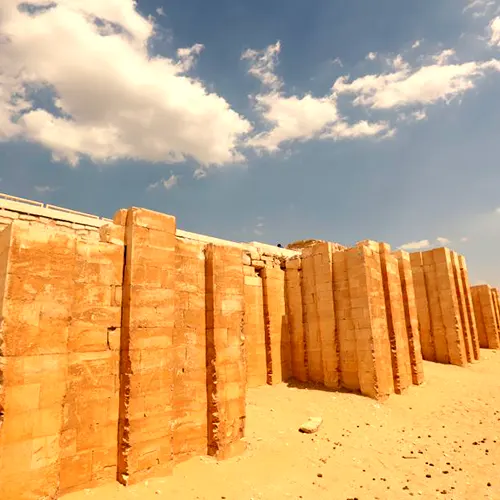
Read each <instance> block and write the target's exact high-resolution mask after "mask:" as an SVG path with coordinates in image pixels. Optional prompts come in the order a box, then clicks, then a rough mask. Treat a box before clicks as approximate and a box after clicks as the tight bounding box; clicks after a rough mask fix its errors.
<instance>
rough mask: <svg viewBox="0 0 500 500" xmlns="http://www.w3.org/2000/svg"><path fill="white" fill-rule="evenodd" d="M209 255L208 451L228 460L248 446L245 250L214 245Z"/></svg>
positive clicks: (207, 311)
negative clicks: (243, 256)
mask: <svg viewBox="0 0 500 500" xmlns="http://www.w3.org/2000/svg"><path fill="white" fill-rule="evenodd" d="M205 259H206V318H207V396H208V453H209V454H210V455H213V456H216V457H217V458H220V459H224V458H230V457H232V456H234V455H237V454H239V453H241V452H243V450H244V448H245V445H244V442H243V441H242V440H241V439H242V437H243V435H244V430H245V393H246V383H245V382H246V366H245V353H244V337H243V322H244V308H245V304H244V277H243V264H242V251H241V250H239V249H238V248H234V247H223V246H218V245H214V244H209V245H207V247H206V249H205Z"/></svg>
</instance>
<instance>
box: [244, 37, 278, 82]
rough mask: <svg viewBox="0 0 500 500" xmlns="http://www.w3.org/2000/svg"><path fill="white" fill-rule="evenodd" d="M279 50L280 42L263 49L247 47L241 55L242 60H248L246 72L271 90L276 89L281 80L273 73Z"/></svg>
mask: <svg viewBox="0 0 500 500" xmlns="http://www.w3.org/2000/svg"><path fill="white" fill-rule="evenodd" d="M280 52H281V42H280V41H279V40H278V41H277V42H276V43H275V44H274V45H269V46H268V47H266V49H265V50H261V51H259V50H254V49H248V50H246V51H245V52H243V54H242V55H241V59H242V60H247V61H250V67H249V69H248V73H249V74H250V75H252V76H254V77H255V78H257V79H258V80H260V81H261V82H262V84H263V85H264V86H266V87H269V88H270V89H272V90H278V89H280V88H281V87H282V85H283V82H282V81H281V80H280V78H279V77H278V76H276V74H275V69H276V66H277V65H278V56H279V53H280Z"/></svg>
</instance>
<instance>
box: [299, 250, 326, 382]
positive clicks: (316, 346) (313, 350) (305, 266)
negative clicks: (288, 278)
mask: <svg viewBox="0 0 500 500" xmlns="http://www.w3.org/2000/svg"><path fill="white" fill-rule="evenodd" d="M316 295H317V292H316V276H315V270H314V256H313V253H312V249H311V248H310V247H307V248H304V249H303V251H302V307H303V316H304V336H305V339H306V342H305V344H306V358H307V371H308V379H309V382H313V383H316V384H323V380H324V374H323V355H322V349H321V336H320V330H319V317H318V310H317V307H316Z"/></svg>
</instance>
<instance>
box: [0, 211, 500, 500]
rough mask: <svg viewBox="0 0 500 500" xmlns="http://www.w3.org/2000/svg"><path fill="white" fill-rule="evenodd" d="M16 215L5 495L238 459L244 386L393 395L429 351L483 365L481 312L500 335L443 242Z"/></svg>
mask: <svg viewBox="0 0 500 500" xmlns="http://www.w3.org/2000/svg"><path fill="white" fill-rule="evenodd" d="M16 209H17V211H13V212H12V213H15V214H17V215H16V216H13V217H11V218H10V219H9V221H10V222H9V223H5V226H4V229H3V231H0V313H1V328H0V498H2V500H3V499H5V500H23V499H37V498H44V497H47V498H54V497H57V495H60V494H64V493H66V492H69V491H73V490H78V489H82V488H88V487H93V486H95V485H98V484H100V483H104V482H110V481H114V480H118V481H120V482H121V483H123V484H132V483H134V482H137V481H141V480H144V479H147V478H149V477H153V476H158V475H165V474H168V473H170V472H171V471H172V468H173V467H174V466H175V464H176V463H178V462H180V461H183V460H186V459H188V458H189V457H192V456H197V455H204V454H210V455H213V456H215V457H217V458H219V459H224V458H228V457H231V456H233V455H236V454H238V453H241V452H243V450H244V441H243V440H242V438H243V437H244V432H245V419H246V411H245V401H246V391H247V388H248V387H258V386H260V385H264V384H271V385H273V384H278V383H282V382H288V381H289V380H290V379H296V380H298V381H300V382H311V383H315V384H319V385H321V386H324V387H326V388H328V389H330V390H340V389H343V390H350V391H355V392H360V393H362V394H364V395H366V396H369V397H372V398H376V399H384V398H387V397H388V396H389V395H390V394H392V393H402V392H404V391H405V390H407V389H408V388H409V387H410V386H411V385H413V384H416V385H418V384H420V383H422V381H423V363H422V353H423V354H424V358H425V359H431V360H436V361H441V362H455V363H457V364H465V363H466V362H467V361H470V360H473V359H478V357H479V340H478V336H477V333H476V318H478V319H477V321H478V324H479V323H480V325H479V328H480V332H483V331H484V328H483V325H484V324H485V321H486V320H485V319H484V318H486V317H488V318H489V319H488V321H489V322H490V323H492V322H494V321H496V323H495V324H496V325H497V326H498V325H499V324H500V310H499V309H498V302H499V301H498V294H497V293H494V292H493V291H491V290H490V289H488V290H489V292H488V301H489V302H488V304H490V306H491V307H490V306H488V307H490V309H491V311H490V309H488V311H490V312H491V314H490V316H487V313H485V312H484V311H485V309H484V307H483V306H482V302H481V308H480V309H477V308H476V310H475V309H474V305H475V302H474V300H475V297H476V294H475V292H474V293H472V294H471V292H470V286H469V283H468V277H467V270H466V267H465V261H464V259H463V258H462V257H461V256H458V255H456V254H453V252H450V251H449V250H446V249H439V250H436V251H432V252H425V253H423V254H411V255H410V254H407V253H406V252H401V251H400V252H392V251H391V248H390V247H389V246H388V245H387V244H383V243H378V242H373V241H363V242H360V243H358V244H357V245H356V246H355V247H353V248H346V247H343V246H342V245H339V244H336V243H329V242H323V241H316V240H304V241H302V242H297V243H295V244H293V245H292V247H293V248H288V249H282V248H277V247H274V246H271V245H265V244H262V243H258V242H252V243H247V244H242V243H235V242H227V241H224V240H219V239H215V238H210V237H207V236H202V235H196V234H193V233H188V232H185V231H181V230H179V229H178V228H177V226H176V220H175V218H174V217H172V216H169V215H166V214H160V213H156V212H151V211H148V210H144V209H138V208H131V209H128V210H125V209H124V210H120V211H119V212H117V214H116V215H115V217H114V221H113V222H112V223H111V222H110V221H105V223H103V221H102V219H97V221H96V220H91V219H89V220H86V219H78V220H79V221H80V222H76V219H75V221H72V220H60V219H57V220H55V219H54V220H52V219H47V218H45V216H44V215H43V214H44V213H45V212H44V211H43V210H45V209H43V210H42V209H38V208H37V210H38V212H39V213H38V212H37V213H36V214H35V215H29V214H24V215H23V214H22V212H21V211H20V210H21V208H20V207H18V206H17V205H16ZM4 210H5V208H4ZM4 215H5V214H4ZM58 217H63V218H64V216H62V215H61V216H59V215H58ZM71 217H73V215H71ZM71 217H70V218H71ZM75 217H77V216H75ZM78 217H80V216H78ZM23 219H26V220H23ZM0 222H1V220H0ZM81 222H88V226H87V225H86V224H83V226H84V227H83V228H82V227H80V226H81V225H82V224H80V223H81ZM78 224H79V225H78ZM473 290H474V289H473ZM473 299H474V300H473ZM476 302H477V301H476ZM474 312H475V314H474ZM481 328H483V330H481ZM488 328H490V327H488ZM488 332H489V330H488ZM480 335H481V336H482V337H481V338H483V340H484V336H485V335H486V338H487V339H488V342H489V338H490V337H491V335H492V334H491V333H487V334H484V333H481V334H480ZM488 335H489V337H488ZM496 338H497V340H498V336H497V337H496ZM483 344H484V342H482V345H483ZM488 346H490V345H489V344H488Z"/></svg>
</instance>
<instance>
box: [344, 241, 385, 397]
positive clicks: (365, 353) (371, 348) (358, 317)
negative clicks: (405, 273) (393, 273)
mask: <svg viewBox="0 0 500 500" xmlns="http://www.w3.org/2000/svg"><path fill="white" fill-rule="evenodd" d="M377 246H378V245H377ZM345 253H346V257H347V268H348V279H349V294H350V300H351V314H352V323H353V326H354V334H355V338H356V356H357V364H358V379H359V386H360V390H361V393H362V394H364V395H366V396H369V397H372V398H375V399H385V398H387V397H388V396H389V395H390V394H391V393H393V392H394V383H393V374H392V362H391V344H390V339H389V332H388V328H387V317H386V311H385V298H384V288H383V282H382V274H381V267H380V255H379V253H378V251H377V250H376V249H374V248H371V247H370V246H368V245H366V244H361V245H359V246H358V247H356V248H352V249H349V250H346V252H345ZM343 354H344V353H343V352H342V346H341V352H340V356H341V358H342V356H343Z"/></svg>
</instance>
